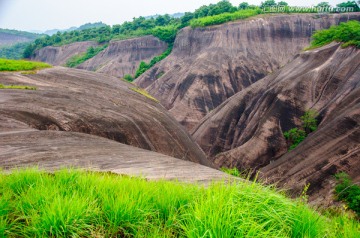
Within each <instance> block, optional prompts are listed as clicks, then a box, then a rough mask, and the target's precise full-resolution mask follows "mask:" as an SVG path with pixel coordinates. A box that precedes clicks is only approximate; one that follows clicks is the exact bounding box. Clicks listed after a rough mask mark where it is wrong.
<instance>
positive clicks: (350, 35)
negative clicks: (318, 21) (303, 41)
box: [310, 21, 360, 48]
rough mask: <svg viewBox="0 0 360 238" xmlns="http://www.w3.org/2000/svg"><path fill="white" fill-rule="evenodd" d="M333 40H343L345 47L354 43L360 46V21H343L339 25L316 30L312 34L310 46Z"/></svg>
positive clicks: (315, 46) (313, 46)
mask: <svg viewBox="0 0 360 238" xmlns="http://www.w3.org/2000/svg"><path fill="white" fill-rule="evenodd" d="M333 41H336V42H342V43H343V44H342V46H343V47H347V46H350V45H353V46H355V47H357V48H360V22H359V21H348V22H346V23H345V22H342V23H340V25H338V26H331V27H330V28H329V29H325V30H319V31H316V32H315V33H314V34H313V36H312V42H311V46H310V48H317V47H321V46H323V45H326V44H329V43H331V42H333Z"/></svg>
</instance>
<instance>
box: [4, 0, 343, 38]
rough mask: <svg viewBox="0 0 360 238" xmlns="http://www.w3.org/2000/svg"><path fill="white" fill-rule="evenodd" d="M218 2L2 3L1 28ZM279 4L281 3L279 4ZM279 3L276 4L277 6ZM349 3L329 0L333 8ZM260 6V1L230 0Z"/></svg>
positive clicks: (57, 25)
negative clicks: (339, 4)
mask: <svg viewBox="0 0 360 238" xmlns="http://www.w3.org/2000/svg"><path fill="white" fill-rule="evenodd" d="M218 1H219V0H98V1H93V0H58V1H55V0H0V28H7V29H16V30H25V31H33V30H40V31H45V30H50V29H67V28H69V27H72V26H80V25H83V24H85V23H88V22H92V23H93V22H99V21H102V22H104V23H106V24H109V25H113V24H120V23H122V22H124V21H129V20H131V19H132V18H133V17H139V16H150V15H155V14H165V13H170V14H171V13H177V12H186V11H194V10H195V9H197V8H199V7H200V6H202V5H208V4H210V3H217V2H218ZM278 1H280V0H278ZM278 1H276V2H278ZM322 1H327V0H314V1H311V0H301V1H299V0H285V2H287V3H289V5H291V6H313V5H316V4H318V3H319V2H322ZM346 1H347V0H328V1H327V2H329V3H330V4H331V5H332V6H335V5H336V4H338V3H341V2H346ZM230 2H231V3H232V4H233V5H235V6H238V5H239V4H240V2H248V3H250V4H254V5H259V4H260V2H261V0H248V1H246V0H230Z"/></svg>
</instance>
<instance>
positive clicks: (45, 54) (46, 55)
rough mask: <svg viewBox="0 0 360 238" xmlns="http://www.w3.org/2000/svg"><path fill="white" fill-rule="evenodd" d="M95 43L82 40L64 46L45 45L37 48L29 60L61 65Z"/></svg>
mask: <svg viewBox="0 0 360 238" xmlns="http://www.w3.org/2000/svg"><path fill="white" fill-rule="evenodd" d="M97 45H98V44H97V43H96V42H94V41H82V42H75V43H72V44H68V45H64V46H46V47H44V48H41V49H40V50H37V51H36V52H35V54H34V56H32V57H31V60H36V61H42V62H46V63H49V64H52V65H61V66H63V65H65V64H66V61H67V60H68V59H70V58H71V57H72V56H74V55H77V54H80V53H84V52H86V50H87V49H88V48H89V47H91V46H92V47H95V46H97Z"/></svg>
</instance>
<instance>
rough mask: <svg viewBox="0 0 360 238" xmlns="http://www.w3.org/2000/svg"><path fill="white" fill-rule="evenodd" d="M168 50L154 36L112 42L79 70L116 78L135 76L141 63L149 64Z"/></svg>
mask: <svg viewBox="0 0 360 238" xmlns="http://www.w3.org/2000/svg"><path fill="white" fill-rule="evenodd" d="M166 49H167V44H166V43H165V42H163V41H161V40H159V39H158V38H156V37H154V36H144V37H139V38H135V39H129V40H121V41H111V42H110V44H109V47H108V48H106V49H105V50H103V51H102V52H100V53H99V54H98V55H96V56H95V57H93V58H91V59H89V60H87V61H86V62H84V63H82V64H81V65H79V66H78V67H77V68H79V69H86V70H90V71H96V72H99V73H105V74H109V75H112V76H116V77H123V76H124V75H126V74H130V75H134V74H135V72H136V70H137V68H138V67H139V64H140V62H141V61H145V62H147V63H148V62H150V60H151V59H152V58H154V57H155V56H157V55H161V54H162V53H163V52H164V51H165V50H166Z"/></svg>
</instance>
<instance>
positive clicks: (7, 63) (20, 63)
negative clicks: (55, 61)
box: [0, 59, 51, 71]
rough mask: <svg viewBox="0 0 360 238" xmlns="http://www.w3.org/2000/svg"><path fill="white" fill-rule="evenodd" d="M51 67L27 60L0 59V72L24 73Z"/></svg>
mask: <svg viewBox="0 0 360 238" xmlns="http://www.w3.org/2000/svg"><path fill="white" fill-rule="evenodd" d="M50 67H51V65H49V64H46V63H42V62H33V61H27V60H9V59H0V71H26V70H39V69H44V68H50Z"/></svg>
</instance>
